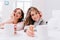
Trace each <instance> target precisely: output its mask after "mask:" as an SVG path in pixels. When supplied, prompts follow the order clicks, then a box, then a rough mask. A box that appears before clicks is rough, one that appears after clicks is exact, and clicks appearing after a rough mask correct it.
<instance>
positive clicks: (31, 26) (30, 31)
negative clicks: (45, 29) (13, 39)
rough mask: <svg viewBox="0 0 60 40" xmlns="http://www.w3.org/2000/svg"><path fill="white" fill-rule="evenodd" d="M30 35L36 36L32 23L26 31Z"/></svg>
mask: <svg viewBox="0 0 60 40" xmlns="http://www.w3.org/2000/svg"><path fill="white" fill-rule="evenodd" d="M26 33H27V35H28V36H31V37H34V27H33V25H30V27H29V29H27V31H26Z"/></svg>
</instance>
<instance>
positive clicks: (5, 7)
mask: <svg viewBox="0 0 60 40" xmlns="http://www.w3.org/2000/svg"><path fill="white" fill-rule="evenodd" d="M4 1H5V0H2V2H3V6H2V11H1V14H2V16H3V19H7V18H9V17H10V14H11V13H12V10H13V9H14V8H15V0H8V1H9V5H5V4H4Z"/></svg>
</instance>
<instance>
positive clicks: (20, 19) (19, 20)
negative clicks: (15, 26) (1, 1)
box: [14, 8, 24, 22]
mask: <svg viewBox="0 0 60 40" xmlns="http://www.w3.org/2000/svg"><path fill="white" fill-rule="evenodd" d="M17 10H20V11H21V16H22V18H19V19H18V22H21V21H22V20H23V18H24V12H23V10H22V9H20V8H16V9H15V10H14V12H15V13H16V12H17Z"/></svg>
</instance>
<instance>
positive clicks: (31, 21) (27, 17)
mask: <svg viewBox="0 0 60 40" xmlns="http://www.w3.org/2000/svg"><path fill="white" fill-rule="evenodd" d="M33 10H35V11H36V12H38V13H39V14H40V17H42V15H41V12H40V11H39V10H38V9H37V8H35V7H30V8H29V9H28V11H27V15H26V19H25V25H33V24H34V22H35V21H34V20H33V19H32V18H31V11H33Z"/></svg>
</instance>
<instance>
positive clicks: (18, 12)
mask: <svg viewBox="0 0 60 40" xmlns="http://www.w3.org/2000/svg"><path fill="white" fill-rule="evenodd" d="M14 18H15V19H19V18H22V16H21V10H17V11H16V12H15V13H14Z"/></svg>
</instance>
